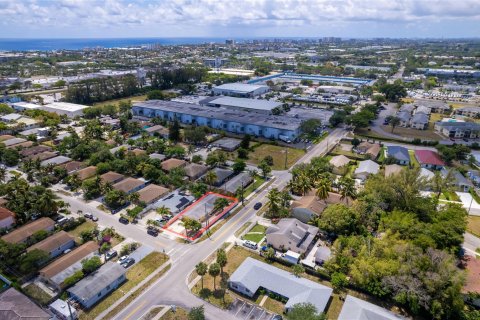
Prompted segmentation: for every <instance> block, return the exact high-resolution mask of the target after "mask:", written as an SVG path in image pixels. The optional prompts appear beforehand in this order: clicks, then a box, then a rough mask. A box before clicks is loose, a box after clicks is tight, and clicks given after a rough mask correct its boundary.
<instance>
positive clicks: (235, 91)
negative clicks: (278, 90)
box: [212, 82, 270, 98]
mask: <svg viewBox="0 0 480 320" xmlns="http://www.w3.org/2000/svg"><path fill="white" fill-rule="evenodd" d="M269 90H270V88H269V87H268V86H261V85H253V84H247V83H238V82H236V83H225V84H222V85H220V86H218V87H215V88H213V89H212V92H213V94H214V95H217V96H218V95H222V96H232V97H242V98H252V97H255V96H259V95H261V94H264V93H267V92H268V91H269Z"/></svg>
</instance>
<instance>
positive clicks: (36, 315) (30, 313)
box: [0, 288, 52, 320]
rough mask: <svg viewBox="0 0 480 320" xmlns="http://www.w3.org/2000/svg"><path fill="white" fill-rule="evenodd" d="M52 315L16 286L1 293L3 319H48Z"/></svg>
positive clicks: (0, 308)
mask: <svg viewBox="0 0 480 320" xmlns="http://www.w3.org/2000/svg"><path fill="white" fill-rule="evenodd" d="M51 317H52V316H51V315H49V314H48V313H47V312H45V311H44V310H43V309H42V308H40V307H39V306H37V305H36V304H35V303H34V302H33V301H31V300H30V299H28V298H27V296H25V295H24V294H23V293H20V292H18V291H17V290H16V289H14V288H9V289H8V290H6V291H5V292H3V293H1V294H0V319H2V320H23V319H35V320H48V319H51Z"/></svg>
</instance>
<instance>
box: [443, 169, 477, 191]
mask: <svg viewBox="0 0 480 320" xmlns="http://www.w3.org/2000/svg"><path fill="white" fill-rule="evenodd" d="M440 173H441V174H442V176H443V177H444V178H446V177H447V175H448V170H447V169H445V168H443V169H442V170H441V171H440ZM452 176H453V181H451V182H452V184H453V185H454V186H455V187H456V189H457V191H460V192H468V191H469V190H470V188H473V183H472V181H470V180H468V179H467V178H465V177H464V176H463V175H462V174H461V173H460V172H459V171H457V170H453V171H452Z"/></svg>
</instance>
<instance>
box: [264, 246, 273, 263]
mask: <svg viewBox="0 0 480 320" xmlns="http://www.w3.org/2000/svg"><path fill="white" fill-rule="evenodd" d="M265 258H267V259H268V260H272V259H273V258H275V249H273V248H272V247H269V248H268V249H267V251H265Z"/></svg>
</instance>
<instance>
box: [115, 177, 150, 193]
mask: <svg viewBox="0 0 480 320" xmlns="http://www.w3.org/2000/svg"><path fill="white" fill-rule="evenodd" d="M146 183H147V182H146V181H144V180H140V179H135V178H131V177H128V178H125V179H123V180H122V181H120V182H117V183H115V184H114V185H113V186H112V187H113V189H115V190H118V191H123V192H125V193H126V194H130V193H134V192H136V191H138V190H140V189H142V188H143V187H144V186H145V184H146Z"/></svg>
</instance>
